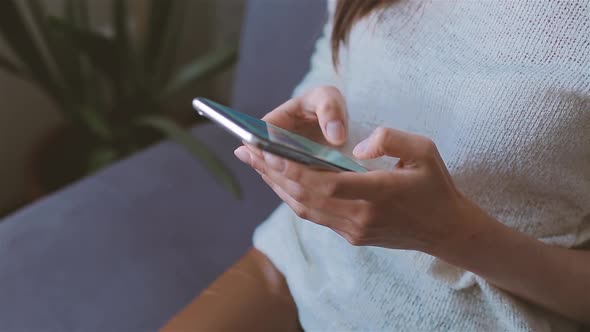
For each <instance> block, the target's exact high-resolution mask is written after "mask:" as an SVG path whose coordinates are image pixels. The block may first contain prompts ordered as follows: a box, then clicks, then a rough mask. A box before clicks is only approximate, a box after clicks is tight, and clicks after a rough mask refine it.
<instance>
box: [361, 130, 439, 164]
mask: <svg viewBox="0 0 590 332" xmlns="http://www.w3.org/2000/svg"><path fill="white" fill-rule="evenodd" d="M435 153H436V146H435V145H434V143H433V142H432V141H431V140H430V139H428V138H426V137H424V136H420V135H415V134H411V133H408V132H404V131H401V130H397V129H392V128H382V127H380V128H377V129H375V131H373V133H372V134H371V135H370V136H369V137H368V138H366V139H365V140H363V141H362V142H360V143H359V144H357V146H356V147H355V148H354V150H353V154H354V156H355V157H357V158H359V159H373V158H377V157H381V156H390V157H397V158H400V159H402V160H404V161H409V160H418V159H422V158H426V157H428V156H430V155H433V154H435Z"/></svg>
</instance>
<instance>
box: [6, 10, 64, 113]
mask: <svg viewBox="0 0 590 332" xmlns="http://www.w3.org/2000/svg"><path fill="white" fill-rule="evenodd" d="M0 35H2V37H3V38H4V39H5V40H6V42H7V44H8V45H9V46H10V48H11V49H12V51H14V53H15V55H16V56H17V57H18V58H19V59H20V60H21V61H22V62H23V63H24V65H25V66H26V67H27V68H28V70H29V72H30V73H31V76H32V77H33V78H34V79H35V82H36V83H37V84H38V85H39V86H40V87H42V88H43V89H44V90H45V92H46V93H47V94H49V95H50V96H51V97H53V98H54V100H55V101H56V102H57V103H58V104H60V103H61V102H62V100H61V98H60V93H59V90H58V89H57V85H56V84H55V82H54V79H53V77H52V75H51V72H50V71H49V67H48V66H47V63H46V62H45V61H44V58H43V53H42V51H41V48H40V47H39V46H38V45H37V43H35V39H34V38H33V35H32V33H31V30H30V28H29V26H28V25H27V24H26V23H25V19H24V17H23V15H22V13H21V11H20V10H19V9H18V5H17V3H16V1H15V0H2V1H0Z"/></svg>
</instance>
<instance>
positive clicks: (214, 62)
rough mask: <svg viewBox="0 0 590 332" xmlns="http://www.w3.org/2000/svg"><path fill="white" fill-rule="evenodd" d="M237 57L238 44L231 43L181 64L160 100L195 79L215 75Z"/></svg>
mask: <svg viewBox="0 0 590 332" xmlns="http://www.w3.org/2000/svg"><path fill="white" fill-rule="evenodd" d="M237 57H238V45H237V43H231V44H228V45H225V46H224V47H222V48H220V49H217V50H216V51H213V52H211V53H209V54H206V55H204V56H202V57H201V58H199V59H197V60H196V61H194V62H192V63H189V64H187V65H185V66H183V67H182V68H181V69H180V70H179V71H178V73H177V74H176V76H174V77H173V78H172V79H171V80H170V82H169V83H168V84H167V86H166V87H165V88H164V91H163V92H162V94H161V95H160V100H165V99H167V98H169V97H170V96H172V95H173V94H174V93H176V92H178V91H180V90H181V89H182V88H184V87H186V86H187V85H189V84H191V83H193V82H195V81H197V80H201V79H204V78H207V77H209V76H212V75H215V74H217V73H218V72H220V71H222V70H224V69H226V68H227V67H229V66H230V65H232V64H233V63H234V62H235V61H236V59H237Z"/></svg>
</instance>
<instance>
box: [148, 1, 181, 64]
mask: <svg viewBox="0 0 590 332" xmlns="http://www.w3.org/2000/svg"><path fill="white" fill-rule="evenodd" d="M173 4H174V1H162V0H151V1H150V5H149V6H150V9H149V14H148V15H149V19H148V25H147V29H148V31H147V33H146V38H145V41H144V45H143V54H144V58H145V59H144V66H145V70H146V71H147V72H155V70H156V68H155V67H156V64H157V63H158V60H159V59H160V54H161V53H162V51H164V50H165V49H164V48H163V47H162V46H163V45H164V41H165V40H164V37H165V36H166V35H167V32H168V29H169V24H168V23H169V21H170V18H171V16H172V15H171V14H172V8H173ZM167 50H168V51H172V50H170V49H167Z"/></svg>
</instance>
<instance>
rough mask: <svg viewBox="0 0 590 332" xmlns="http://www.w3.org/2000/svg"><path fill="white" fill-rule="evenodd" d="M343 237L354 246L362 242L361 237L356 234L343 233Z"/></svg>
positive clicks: (360, 244)
mask: <svg viewBox="0 0 590 332" xmlns="http://www.w3.org/2000/svg"><path fill="white" fill-rule="evenodd" d="M344 238H345V239H346V241H348V243H350V244H351V245H353V246H355V247H358V246H362V245H363V244H364V242H363V240H362V238H361V237H359V236H358V235H356V234H345V235H344Z"/></svg>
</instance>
